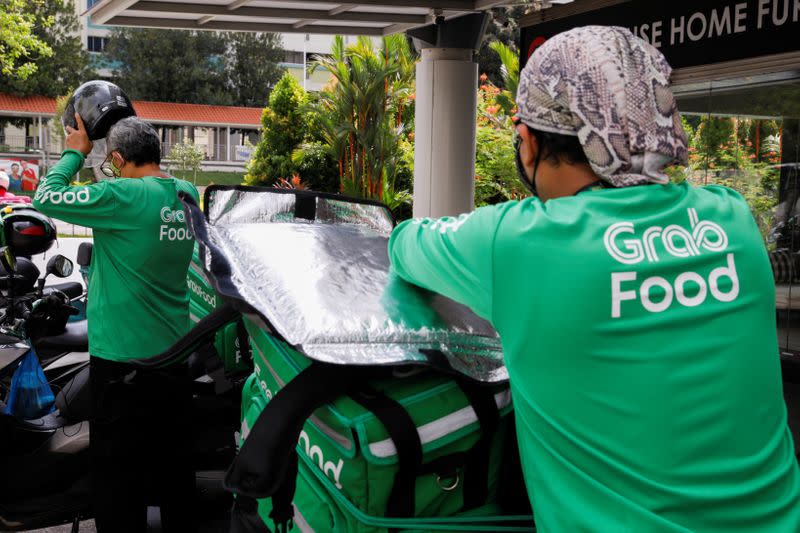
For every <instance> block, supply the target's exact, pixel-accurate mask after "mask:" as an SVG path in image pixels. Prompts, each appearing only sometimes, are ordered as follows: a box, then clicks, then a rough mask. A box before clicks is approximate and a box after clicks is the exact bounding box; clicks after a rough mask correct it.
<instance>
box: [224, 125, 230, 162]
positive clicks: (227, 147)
mask: <svg viewBox="0 0 800 533" xmlns="http://www.w3.org/2000/svg"><path fill="white" fill-rule="evenodd" d="M230 160H231V127H230V126H228V127H227V128H225V161H230Z"/></svg>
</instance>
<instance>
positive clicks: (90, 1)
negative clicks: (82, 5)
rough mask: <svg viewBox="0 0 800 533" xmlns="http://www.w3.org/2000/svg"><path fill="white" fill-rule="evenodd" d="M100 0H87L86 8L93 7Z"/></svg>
mask: <svg viewBox="0 0 800 533" xmlns="http://www.w3.org/2000/svg"><path fill="white" fill-rule="evenodd" d="M99 1H100V0H86V9H91V7H92V6H93V5H95V4H96V3H98V2H99Z"/></svg>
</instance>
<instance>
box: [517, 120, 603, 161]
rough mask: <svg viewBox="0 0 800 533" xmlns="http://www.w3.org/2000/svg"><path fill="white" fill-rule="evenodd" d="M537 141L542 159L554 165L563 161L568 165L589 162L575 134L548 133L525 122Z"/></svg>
mask: <svg viewBox="0 0 800 533" xmlns="http://www.w3.org/2000/svg"><path fill="white" fill-rule="evenodd" d="M525 127H526V128H528V131H530V132H531V135H533V136H534V137H535V138H536V141H537V142H538V143H539V150H540V151H541V154H542V157H541V158H542V159H544V160H547V161H549V162H550V163H552V164H553V165H555V166H558V165H559V164H560V163H562V162H564V163H567V164H569V165H579V164H581V163H585V164H587V165H588V164H589V160H588V159H587V158H586V154H585V153H584V151H583V146H581V143H580V142H579V141H578V137H577V136H576V135H563V134H560V133H550V132H548V131H541V130H537V129H536V128H534V127H532V126H528V125H527V124H525Z"/></svg>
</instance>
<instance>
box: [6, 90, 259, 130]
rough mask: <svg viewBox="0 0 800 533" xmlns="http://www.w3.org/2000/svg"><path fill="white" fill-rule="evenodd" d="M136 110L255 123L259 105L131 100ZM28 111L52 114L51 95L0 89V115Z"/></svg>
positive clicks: (186, 119) (151, 115)
mask: <svg viewBox="0 0 800 533" xmlns="http://www.w3.org/2000/svg"><path fill="white" fill-rule="evenodd" d="M133 107H134V109H135V110H136V114H137V115H138V116H140V117H141V118H143V119H144V120H148V121H150V122H155V123H174V124H208V125H220V126H226V125H236V126H253V127H258V126H259V125H260V124H261V109H260V108H258V107H233V106H221V105H200V104H174V103H169V102H144V101H139V100H134V102H133ZM4 111H5V112H12V113H25V114H31V115H54V114H55V111H56V101H55V98H47V97H45V96H15V95H11V94H3V93H0V115H2V114H3V112H4Z"/></svg>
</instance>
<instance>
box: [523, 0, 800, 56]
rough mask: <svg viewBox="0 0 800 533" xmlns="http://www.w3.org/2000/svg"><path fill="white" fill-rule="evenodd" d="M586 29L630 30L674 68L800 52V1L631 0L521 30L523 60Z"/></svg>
mask: <svg viewBox="0 0 800 533" xmlns="http://www.w3.org/2000/svg"><path fill="white" fill-rule="evenodd" d="M587 25H603V26H623V27H626V28H628V29H630V30H631V31H632V32H633V33H634V34H635V35H637V36H639V37H641V38H642V39H644V40H646V41H647V42H649V43H650V44H652V45H653V46H655V47H656V48H658V49H659V50H661V52H662V53H663V54H664V55H665V56H666V57H667V60H668V61H669V62H670V64H671V65H672V66H673V68H681V67H691V66H697V65H704V64H710V63H719V62H721V61H733V60H737V59H745V58H751V57H758V56H763V55H769V54H779V53H783V52H791V51H797V50H800V38H798V35H800V0H747V1H724V0H723V1H720V0H673V1H672V2H669V3H667V2H653V1H652V0H631V1H629V2H623V3H621V4H617V5H614V6H611V7H606V8H603V9H598V10H595V11H589V12H585V13H581V14H578V15H574V16H571V17H565V18H561V19H556V20H553V21H550V22H542V23H539V24H535V25H532V26H528V27H525V28H523V29H522V35H521V41H522V42H521V45H522V46H521V47H520V49H521V50H522V62H523V63H524V62H525V61H526V60H527V58H528V57H530V54H532V53H533V52H534V51H535V50H536V48H538V47H539V46H541V44H542V43H544V41H545V40H546V39H548V38H550V37H552V36H553V35H555V34H557V33H560V32H562V31H566V30H568V29H571V28H575V27H577V26H587Z"/></svg>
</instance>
